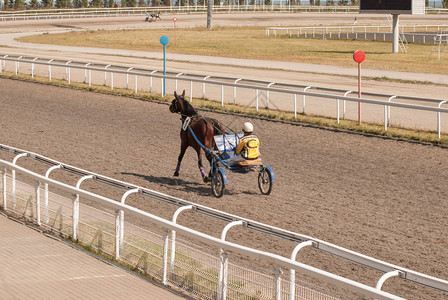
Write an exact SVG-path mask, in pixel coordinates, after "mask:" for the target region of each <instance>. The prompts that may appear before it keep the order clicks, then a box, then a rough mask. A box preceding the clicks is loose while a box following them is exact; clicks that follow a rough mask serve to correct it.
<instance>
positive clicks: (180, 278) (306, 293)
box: [0, 145, 448, 300]
mask: <svg viewBox="0 0 448 300" xmlns="http://www.w3.org/2000/svg"><path fill="white" fill-rule="evenodd" d="M0 150H2V151H5V152H8V155H10V156H11V155H12V157H13V159H12V162H8V161H6V160H3V159H0V169H1V170H2V176H1V185H0V186H1V191H2V198H1V200H0V204H1V207H2V209H3V210H7V211H8V210H9V211H13V212H15V213H16V214H22V215H23V216H24V217H27V218H31V219H32V220H34V221H35V222H37V224H38V225H40V226H43V227H46V228H48V229H50V230H52V231H54V232H56V233H59V234H62V235H64V236H66V237H70V238H71V239H73V240H75V241H79V242H81V243H83V244H84V245H87V246H90V247H92V248H93V249H95V250H96V251H98V252H101V253H105V254H107V255H109V256H110V257H114V258H115V259H117V260H119V261H122V262H124V263H126V264H128V265H129V266H131V267H132V268H135V269H138V270H140V271H141V272H143V273H145V274H148V275H150V276H152V277H154V278H157V279H158V280H160V281H161V282H162V283H163V284H169V285H172V286H176V287H178V288H180V289H184V290H188V291H189V292H191V293H193V294H195V295H197V296H198V297H199V298H201V299H242V298H244V299H246V298H250V297H252V296H256V297H258V298H257V299H276V300H279V299H290V300H294V299H336V298H334V297H333V296H330V295H328V294H326V293H322V292H318V291H316V290H315V288H316V287H315V286H314V288H313V287H312V286H313V285H311V284H309V283H306V281H303V280H302V279H303V278H305V277H304V276H308V278H309V277H311V278H316V279H319V280H323V281H324V282H327V283H329V284H331V285H334V286H336V287H339V288H343V289H347V290H348V291H351V292H353V293H355V294H356V295H358V296H361V297H362V296H367V297H373V298H375V299H402V298H401V297H398V296H396V295H392V294H390V293H387V292H385V291H382V290H381V288H382V285H383V283H384V282H385V281H386V280H387V279H388V278H391V277H398V278H401V279H403V280H405V281H408V282H413V283H418V284H422V285H425V286H428V287H431V288H434V289H437V290H441V291H444V292H448V281H446V280H442V279H438V278H435V277H431V276H428V275H425V274H421V273H419V272H415V271H412V270H409V269H406V268H401V267H399V266H396V265H393V264H389V263H386V262H383V261H380V260H377V259H374V258H371V257H368V256H365V255H362V254H359V253H356V252H353V251H351V250H348V249H344V248H342V247H339V246H336V245H333V244H330V243H327V242H325V241H322V240H318V239H315V238H312V237H310V236H306V235H302V234H298V233H294V232H290V231H287V230H283V229H281V228H277V227H273V226H269V225H266V224H263V223H259V222H256V221H253V220H249V219H245V218H241V217H239V216H236V215H231V214H228V213H225V212H222V211H218V210H215V209H212V208H208V207H206V206H202V205H198V204H196V203H193V202H189V201H186V200H183V199H180V198H175V197H172V196H169V195H166V194H162V193H159V192H156V191H153V190H149V189H146V188H143V187H139V186H136V185H133V184H130V183H126V182H122V181H119V180H116V179H113V178H109V177H105V176H102V175H100V174H96V173H92V172H89V171H85V170H82V169H79V168H76V167H73V166H70V165H67V164H63V163H61V162H58V161H55V160H52V159H50V158H47V157H44V156H41V155H39V154H36V153H32V152H27V151H24V150H20V149H17V148H13V147H9V146H6V145H0ZM19 159H20V161H21V164H22V163H26V162H25V159H27V160H28V159H29V160H33V161H37V162H40V163H42V164H45V165H48V166H50V167H49V168H48V169H47V171H46V172H45V175H40V174H37V173H35V172H32V171H30V170H29V169H26V168H24V167H20V166H18V161H19ZM56 170H60V171H63V172H68V173H70V174H72V175H76V176H77V177H78V181H77V183H76V185H75V186H71V185H68V184H65V183H62V182H60V181H58V180H54V179H51V178H50V175H52V176H53V177H54V174H53V172H55V171H56ZM85 180H93V181H96V182H98V183H102V184H106V185H108V186H109V189H111V188H112V187H113V188H119V189H122V190H124V191H125V192H124V193H123V194H122V197H121V200H120V201H116V200H112V199H110V198H106V197H103V196H100V195H97V194H94V193H92V192H89V191H88V190H85V189H81V184H83V185H85V184H84V183H83V182H84V181H85ZM131 194H137V195H139V196H141V197H147V198H150V199H153V200H155V201H160V203H165V204H170V205H172V206H173V207H179V208H178V209H177V210H175V213H174V215H173V217H172V219H171V220H167V219H163V218H161V217H158V216H156V215H153V214H150V213H148V212H145V211H141V210H139V209H137V208H134V207H132V206H129V205H126V204H125V201H126V198H127V197H128V196H130V195H131ZM42 195H43V196H42ZM173 211H174V210H173ZM183 211H190V212H193V213H194V218H196V217H201V216H207V217H211V218H213V219H215V220H216V221H223V222H224V223H227V225H226V226H225V227H224V228H223V231H222V233H221V236H220V238H218V237H213V236H210V235H207V234H204V233H202V232H198V231H195V230H192V229H190V228H187V227H185V226H182V225H179V224H177V223H176V222H177V217H178V216H179V214H181V213H182V212H183ZM137 219H138V220H140V223H139V224H136V223H133V221H134V220H137ZM125 221H126V222H125ZM234 226H242V227H243V228H247V229H250V230H255V231H258V232H261V233H264V234H267V235H268V236H272V237H276V238H282V239H286V240H289V241H293V242H294V241H295V242H297V246H296V247H295V248H294V249H293V251H292V254H291V257H290V258H287V257H283V256H279V255H275V254H272V253H269V252H265V251H260V250H257V249H252V248H249V247H245V246H242V245H239V244H238V243H231V242H228V241H226V234H227V232H228V231H229V230H230V229H231V228H232V227H234ZM145 228H151V230H148V229H145ZM176 235H177V236H176ZM179 235H180V236H179ZM170 241H171V243H170ZM197 242H199V243H200V244H203V245H206V247H204V246H199V244H198V243H197ZM304 247H308V248H311V249H315V250H316V251H324V252H326V253H329V254H332V255H334V256H335V257H340V258H344V259H346V260H348V261H350V262H354V263H356V264H359V265H363V266H367V267H369V268H372V269H373V270H377V271H379V274H382V276H378V277H380V278H379V280H378V278H376V279H373V281H372V282H376V285H375V287H371V286H368V285H365V284H361V283H358V282H355V281H353V280H350V279H347V278H344V277H341V276H338V275H335V274H331V273H329V272H327V271H324V270H320V269H317V268H315V267H311V266H309V265H306V264H304V263H300V262H297V261H296V256H297V254H298V252H299V251H300V250H301V249H303V248H304ZM208 248H209V251H207V252H204V251H205V249H208ZM213 249H214V250H213ZM240 255H244V256H247V257H248V258H247V259H245V260H246V261H247V260H248V259H249V260H250V259H256V260H257V261H261V262H263V263H266V262H269V263H271V264H272V265H273V266H274V267H273V269H269V268H268V269H266V267H262V268H261V270H260V269H257V270H255V269H253V268H254V267H255V265H256V264H255V263H250V264H249V265H250V266H251V267H247V264H246V266H244V265H241V264H240V263H241V261H240V260H239V259H238V257H239V256H240ZM264 265H265V266H266V264H264ZM284 271H287V272H286V273H285V275H282V274H283V273H284ZM298 279H300V280H298ZM398 282H399V281H394V283H395V284H397V283H398ZM310 286H311V287H312V288H310ZM346 292H347V291H346ZM245 297H246V298H245Z"/></svg>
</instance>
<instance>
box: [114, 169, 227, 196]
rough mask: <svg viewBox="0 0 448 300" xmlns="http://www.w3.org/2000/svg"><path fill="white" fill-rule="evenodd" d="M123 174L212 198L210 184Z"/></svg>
mask: <svg viewBox="0 0 448 300" xmlns="http://www.w3.org/2000/svg"><path fill="white" fill-rule="evenodd" d="M121 174H122V175H130V176H135V177H138V178H142V179H144V180H146V181H148V182H152V183H156V184H159V185H161V186H169V187H171V188H173V189H175V190H178V191H184V192H190V193H196V194H198V195H200V196H212V192H211V187H210V184H209V183H203V182H193V181H187V180H183V179H181V178H179V177H157V176H152V175H143V174H136V173H129V172H121ZM224 194H225V195H229V194H230V195H231V194H232V193H229V192H228V191H224Z"/></svg>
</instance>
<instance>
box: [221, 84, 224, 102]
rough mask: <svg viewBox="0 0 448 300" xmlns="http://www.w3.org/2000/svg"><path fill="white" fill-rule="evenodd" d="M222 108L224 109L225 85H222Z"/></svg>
mask: <svg viewBox="0 0 448 300" xmlns="http://www.w3.org/2000/svg"><path fill="white" fill-rule="evenodd" d="M221 107H224V85H221Z"/></svg>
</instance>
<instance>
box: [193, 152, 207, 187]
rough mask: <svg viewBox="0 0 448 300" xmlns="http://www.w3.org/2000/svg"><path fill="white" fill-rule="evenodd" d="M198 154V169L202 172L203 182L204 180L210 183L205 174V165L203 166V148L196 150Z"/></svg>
mask: <svg viewBox="0 0 448 300" xmlns="http://www.w3.org/2000/svg"><path fill="white" fill-rule="evenodd" d="M196 152H197V154H198V168H199V171H201V176H202V180H203V181H204V182H208V181H209V178H208V176H207V175H206V174H205V171H204V165H203V164H202V149H201V148H199V149H196Z"/></svg>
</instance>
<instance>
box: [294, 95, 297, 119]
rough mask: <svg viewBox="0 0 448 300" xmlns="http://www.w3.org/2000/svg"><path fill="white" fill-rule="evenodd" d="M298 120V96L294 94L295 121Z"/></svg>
mask: <svg viewBox="0 0 448 300" xmlns="http://www.w3.org/2000/svg"><path fill="white" fill-rule="evenodd" d="M296 118H297V94H294V119H296Z"/></svg>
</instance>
